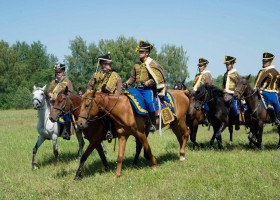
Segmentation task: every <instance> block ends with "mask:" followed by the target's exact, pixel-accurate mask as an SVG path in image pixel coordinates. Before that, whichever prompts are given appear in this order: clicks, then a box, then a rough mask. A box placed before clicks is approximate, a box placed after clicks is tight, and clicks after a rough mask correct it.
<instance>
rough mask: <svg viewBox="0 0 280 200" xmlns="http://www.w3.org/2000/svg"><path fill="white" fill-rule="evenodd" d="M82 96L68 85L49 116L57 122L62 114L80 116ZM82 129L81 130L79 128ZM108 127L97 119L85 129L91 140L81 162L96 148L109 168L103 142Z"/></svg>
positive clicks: (105, 165)
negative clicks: (73, 91) (74, 92)
mask: <svg viewBox="0 0 280 200" xmlns="http://www.w3.org/2000/svg"><path fill="white" fill-rule="evenodd" d="M81 102H82V98H81V97H80V96H78V95H75V94H73V93H72V92H70V91H68V87H66V88H65V90H64V91H61V92H60V93H59V94H58V95H57V98H56V99H55V101H54V106H53V107H52V109H51V112H50V115H49V118H50V120H51V121H52V122H57V121H58V119H59V117H61V116H62V115H65V114H68V113H72V114H73V115H74V116H75V118H78V116H79V114H80V110H81ZM78 131H80V130H78ZM106 131H107V129H106V127H104V125H103V124H102V123H99V122H97V121H95V122H91V123H89V126H88V128H86V129H83V133H84V135H85V138H86V139H87V140H88V141H89V145H88V147H87V149H86V151H85V152H84V154H83V155H82V157H81V160H80V162H82V161H83V160H86V159H87V157H88V156H89V155H90V154H91V152H92V151H93V150H94V149H96V150H97V151H98V154H99V156H100V158H101V160H102V163H103V165H104V167H105V170H108V169H109V165H108V163H107V160H106V157H105V154H104V152H103V148H102V145H101V142H102V141H103V140H104V139H105V134H106Z"/></svg>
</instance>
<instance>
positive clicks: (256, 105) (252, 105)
mask: <svg viewBox="0 0 280 200" xmlns="http://www.w3.org/2000/svg"><path fill="white" fill-rule="evenodd" d="M249 78H250V75H249V76H248V77H246V78H243V79H240V80H239V82H238V83H237V86H236V88H235V92H234V96H235V97H236V98H237V99H241V98H245V100H246V103H247V106H248V112H249V113H250V116H251V121H250V129H251V132H252V134H253V135H255V136H256V138H257V142H256V141H254V140H253V136H252V135H251V134H250V135H249V140H250V142H252V143H253V144H254V145H256V146H257V147H258V148H261V149H263V148H264V147H263V145H262V134H263V127H264V124H265V123H274V122H275V119H276V116H275V113H274V112H273V111H271V110H265V108H264V107H263V105H262V102H261V99H260V95H259V91H258V90H256V89H255V90H253V89H252V88H251V86H250V84H249V82H248V80H249ZM277 129H278V134H279V142H278V149H279V148H280V126H277Z"/></svg>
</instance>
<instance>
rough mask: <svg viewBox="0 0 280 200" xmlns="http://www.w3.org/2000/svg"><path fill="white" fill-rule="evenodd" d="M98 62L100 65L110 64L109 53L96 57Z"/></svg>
mask: <svg viewBox="0 0 280 200" xmlns="http://www.w3.org/2000/svg"><path fill="white" fill-rule="evenodd" d="M98 62H99V63H100V64H102V63H112V58H111V53H110V52H108V53H107V54H105V55H102V56H99V57H98Z"/></svg>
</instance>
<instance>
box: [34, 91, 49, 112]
mask: <svg viewBox="0 0 280 200" xmlns="http://www.w3.org/2000/svg"><path fill="white" fill-rule="evenodd" d="M43 96H44V99H46V95H45V93H43ZM35 100H36V101H38V102H39V104H40V105H41V104H42V102H41V101H40V99H38V98H36V97H35V98H33V99H32V102H34V101H35ZM45 103H46V102H45V101H44V104H43V105H42V106H40V107H39V108H38V109H36V110H42V109H43V107H44V106H45Z"/></svg>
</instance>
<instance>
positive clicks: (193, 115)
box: [174, 81, 233, 149]
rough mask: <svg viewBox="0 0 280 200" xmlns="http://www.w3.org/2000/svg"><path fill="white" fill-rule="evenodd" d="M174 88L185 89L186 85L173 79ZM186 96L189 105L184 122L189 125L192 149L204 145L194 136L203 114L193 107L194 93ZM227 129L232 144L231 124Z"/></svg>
mask: <svg viewBox="0 0 280 200" xmlns="http://www.w3.org/2000/svg"><path fill="white" fill-rule="evenodd" d="M174 89H176V90H187V87H186V86H185V85H184V81H175V85H174ZM188 97H189V99H190V106H189V110H188V113H187V121H186V123H187V125H188V126H189V127H190V131H191V135H190V139H191V141H192V143H193V149H195V147H204V144H199V143H197V142H196V136H197V130H198V125H199V124H203V121H204V118H205V116H204V114H203V112H202V110H197V109H196V108H195V98H194V95H193V94H189V96H188ZM228 130H229V133H230V137H229V141H230V145H232V135H233V126H232V125H229V126H228Z"/></svg>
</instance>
